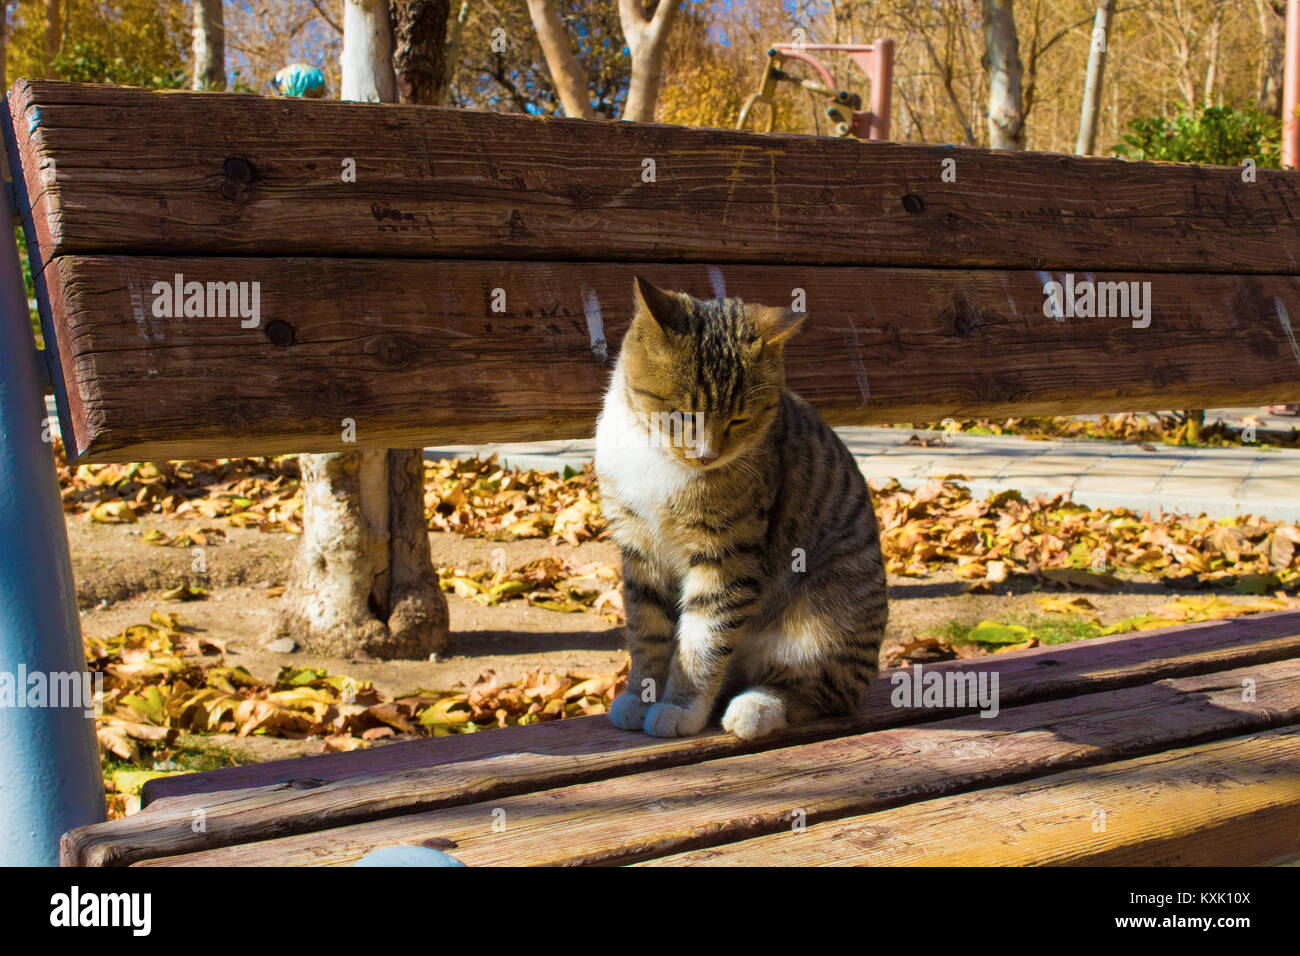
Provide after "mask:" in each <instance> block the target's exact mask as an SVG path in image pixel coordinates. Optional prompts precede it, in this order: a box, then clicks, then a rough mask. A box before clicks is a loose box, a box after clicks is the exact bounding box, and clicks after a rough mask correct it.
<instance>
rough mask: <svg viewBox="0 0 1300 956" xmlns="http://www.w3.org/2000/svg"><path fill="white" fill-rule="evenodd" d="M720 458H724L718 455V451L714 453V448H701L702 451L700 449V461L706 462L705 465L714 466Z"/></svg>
mask: <svg viewBox="0 0 1300 956" xmlns="http://www.w3.org/2000/svg"><path fill="white" fill-rule="evenodd" d="M720 457H722V456H721V455H719V454H718V453H717V452H716V451H714V450H713V449H712V448H701V449H700V461H702V462H704V464H706V465H711V464H713V463H714V462H715V461H717V460H718V459H719V458H720Z"/></svg>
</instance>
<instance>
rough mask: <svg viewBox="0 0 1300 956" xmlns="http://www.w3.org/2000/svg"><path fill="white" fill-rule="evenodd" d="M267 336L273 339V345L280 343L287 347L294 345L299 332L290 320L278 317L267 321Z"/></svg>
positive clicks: (279, 344)
mask: <svg viewBox="0 0 1300 956" xmlns="http://www.w3.org/2000/svg"><path fill="white" fill-rule="evenodd" d="M266 337H267V338H268V339H270V340H271V344H272V345H278V346H279V347H280V348H286V347H288V346H290V345H293V343H294V341H295V340H296V339H297V333H296V332H295V331H294V328H293V326H292V325H290V324H289V323H288V322H284V321H281V320H280V319H276V320H275V321H274V322H269V323H267V326H266Z"/></svg>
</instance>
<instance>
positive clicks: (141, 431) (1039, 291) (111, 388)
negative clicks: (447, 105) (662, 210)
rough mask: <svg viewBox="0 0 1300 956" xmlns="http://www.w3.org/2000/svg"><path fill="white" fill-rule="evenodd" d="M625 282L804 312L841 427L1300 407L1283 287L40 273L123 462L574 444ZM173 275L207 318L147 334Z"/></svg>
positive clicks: (245, 265) (1023, 277)
mask: <svg viewBox="0 0 1300 956" xmlns="http://www.w3.org/2000/svg"><path fill="white" fill-rule="evenodd" d="M638 273H640V274H644V275H645V276H646V277H647V278H649V279H650V280H651V281H653V282H656V283H658V284H660V285H661V286H664V287H669V288H681V289H685V290H687V291H690V292H692V293H694V294H696V295H698V296H703V297H709V296H711V295H712V294H713V293H714V291H716V290H717V289H719V288H725V290H726V292H727V293H729V294H733V295H739V296H741V297H743V298H746V299H749V300H750V301H762V302H767V303H769V304H786V303H790V302H792V297H793V296H798V295H801V294H802V295H803V296H804V298H805V299H806V309H807V311H808V313H809V322H808V327H807V329H806V330H805V331H804V332H803V333H802V334H801V335H799V336H798V337H797V338H796V339H795V340H794V341H793V342H792V343H791V344H790V346H789V347H788V380H789V384H790V386H791V387H792V388H794V389H795V390H796V391H798V392H799V393H800V394H802V395H803V396H804V397H805V398H807V399H808V400H809V401H811V402H812V403H813V404H815V405H816V406H818V408H820V409H821V410H822V412H823V414H824V415H825V416H826V418H827V419H828V420H829V421H831V422H832V423H834V424H859V425H862V424H872V423H888V422H899V421H938V420H940V419H942V418H945V417H949V416H951V417H954V418H959V419H960V418H963V417H973V416H982V415H988V416H991V417H992V416H998V415H1017V416H1024V415H1048V414H1073V413H1089V412H1110V411H1117V410H1123V409H1133V408H1139V409H1140V408H1205V407H1215V406H1216V405H1225V404H1227V405H1230V404H1236V403H1241V404H1258V403H1262V402H1265V401H1300V347H1297V345H1296V329H1294V328H1292V324H1291V320H1290V319H1289V316H1295V317H1297V321H1296V322H1295V326H1296V327H1297V328H1300V283H1298V282H1297V280H1296V279H1294V278H1292V277H1289V276H1246V275H1240V276H1229V275H1222V276H1221V275H1184V274H1167V273H1093V274H1090V275H1091V279H1093V280H1095V281H1097V282H1108V281H1117V282H1125V283H1130V282H1131V283H1150V293H1149V295H1150V301H1151V302H1153V303H1154V305H1153V307H1152V311H1151V315H1150V324H1149V326H1148V327H1140V328H1138V327H1134V323H1135V322H1137V323H1138V324H1139V325H1141V324H1142V323H1141V321H1140V320H1138V319H1133V318H1125V317H1110V316H1107V317H1093V318H1084V317H1070V316H1065V317H1063V318H1061V319H1060V320H1057V319H1056V318H1051V317H1048V316H1046V315H1044V303H1045V298H1044V294H1043V283H1044V282H1045V281H1049V277H1050V279H1051V280H1054V281H1064V276H1063V274H1062V273H1059V272H1057V273H1050V274H1049V273H1046V272H1043V273H1035V272H1033V271H999V270H973V271H972V270H912V269H884V268H864V269H858V268H838V267H836V268H831V267H801V266H720V267H714V268H706V267H705V266H703V265H671V264H663V263H659V264H640V265H632V264H615V263H534V262H505V261H486V260H484V261H462V262H452V261H446V260H428V261H415V260H392V259H388V260H380V259H259V258H250V259H241V258H212V259H210V258H197V259H187V258H161V257H142V258H132V257H119V256H90V257H81V256H65V257H61V258H59V259H56V260H55V261H54V262H52V263H50V264H49V265H48V266H47V267H46V270H45V274H46V279H47V284H48V285H49V287H50V289H51V299H52V308H53V313H54V325H55V329H56V335H55V339H56V343H57V347H58V350H59V360H60V361H59V364H60V365H61V367H62V369H63V373H64V375H65V376H67V377H68V387H67V393H68V401H69V409H68V411H69V412H70V424H69V427H70V433H71V435H72V436H73V441H72V442H69V443H68V444H69V446H70V448H73V449H75V451H76V452H78V453H80V454H82V455H84V456H85V460H92V461H131V460H141V459H162V458H189V457H217V456H230V455H252V454H267V453H284V452H327V451H341V450H347V449H348V448H356V447H367V446H368V447H388V448H408V447H420V446H421V445H426V444H430V443H463V442H476V443H483V442H498V441H539V440H544V439H561V438H578V437H585V436H587V435H590V434H591V429H592V423H593V422H594V420H595V417H596V414H597V411H598V409H599V407H600V402H601V399H602V396H603V392H604V389H605V387H606V384H607V381H608V375H609V370H610V366H611V364H612V357H613V355H614V354H615V352H616V350H617V348H618V344H619V342H620V341H621V337H622V333H623V330H624V328H625V326H626V323H627V321H628V318H629V313H630V303H631V287H632V277H633V276H634V275H635V274H638ZM177 275H181V276H182V277H183V281H182V283H181V285H182V290H183V289H184V288H185V286H186V285H187V284H188V283H197V284H199V285H198V286H196V287H195V288H196V289H200V290H201V291H202V295H201V296H198V297H196V298H194V299H193V303H194V306H195V310H196V311H197V309H198V304H199V301H200V299H201V301H202V304H203V305H202V307H203V309H204V310H205V311H206V312H207V313H208V314H206V315H192V316H190V317H186V316H185V315H180V316H176V315H173V316H171V317H166V316H165V315H164V316H159V315H158V314H156V312H155V303H157V305H158V310H159V311H165V306H166V303H168V302H171V304H172V307H173V308H174V307H175V305H176V303H175V302H174V301H173V300H175V299H176V298H177V296H176V295H175V292H174V288H175V285H176V279H175V277H176V276H177ZM1077 278H1078V279H1079V281H1085V278H1084V275H1083V274H1080V275H1079V276H1078V277H1077ZM236 283H245V284H246V288H245V292H246V293H247V300H246V301H247V304H251V298H252V295H251V293H252V289H253V283H256V284H257V286H256V288H257V290H258V302H259V306H260V308H259V314H258V316H257V318H258V323H257V327H255V328H244V327H243V325H244V321H243V320H242V319H241V318H240V317H239V316H238V315H230V314H226V315H224V316H220V315H217V314H216V313H217V312H218V311H221V310H222V308H224V310H225V311H226V312H227V313H229V312H231V311H234V308H233V307H232V306H230V303H229V299H228V298H227V296H228V295H229V294H230V293H231V289H232V288H233V284H236ZM156 290H161V291H156ZM796 290H802V293H801V292H799V291H796ZM209 300H211V305H209ZM494 304H496V305H497V306H498V307H499V308H501V309H504V311H500V312H497V311H493V307H494ZM182 305H184V303H183V302H182ZM219 307H222V308H219ZM248 322H249V324H251V323H252V320H251V319H250V320H248ZM277 336H278V337H277ZM345 419H352V420H353V421H355V423H356V427H355V444H354V445H347V444H345V443H344V440H343V439H344V434H343V421H344V420H345Z"/></svg>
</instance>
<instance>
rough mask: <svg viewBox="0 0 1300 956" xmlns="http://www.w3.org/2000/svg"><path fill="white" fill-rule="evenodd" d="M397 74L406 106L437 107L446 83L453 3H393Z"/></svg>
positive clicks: (402, 0) (428, 0)
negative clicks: (449, 19) (450, 17)
mask: <svg viewBox="0 0 1300 956" xmlns="http://www.w3.org/2000/svg"><path fill="white" fill-rule="evenodd" d="M389 13H390V14H391V16H392V21H393V71H394V73H395V74H396V78H397V96H398V98H399V99H400V101H401V102H403V103H416V104H419V105H422V106H436V105H438V102H439V100H441V98H442V91H443V87H444V86H445V84H446V79H447V77H446V73H447V62H446V59H445V57H446V48H445V44H446V40H447V18H448V17H449V16H450V15H451V2H450V0H391V2H390V4H389Z"/></svg>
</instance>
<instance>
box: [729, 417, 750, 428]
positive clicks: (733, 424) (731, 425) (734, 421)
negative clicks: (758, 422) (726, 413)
mask: <svg viewBox="0 0 1300 956" xmlns="http://www.w3.org/2000/svg"><path fill="white" fill-rule="evenodd" d="M747 421H749V419H748V418H733V419H732V420H731V421H729V422H727V429H728V430H731V429H732V428H735V427H736V426H737V425H743V424H745V423H746V422H747Z"/></svg>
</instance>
